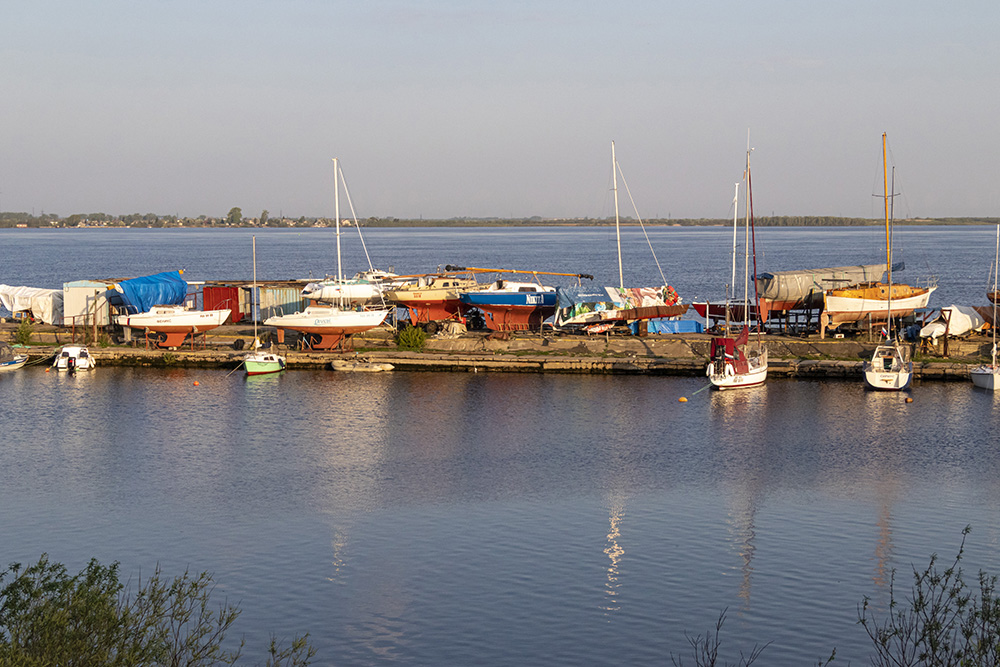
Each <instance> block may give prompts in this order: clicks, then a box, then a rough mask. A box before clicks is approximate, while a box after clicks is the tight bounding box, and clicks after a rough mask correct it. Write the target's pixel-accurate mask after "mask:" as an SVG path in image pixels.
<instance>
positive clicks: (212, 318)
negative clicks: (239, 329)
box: [115, 306, 232, 347]
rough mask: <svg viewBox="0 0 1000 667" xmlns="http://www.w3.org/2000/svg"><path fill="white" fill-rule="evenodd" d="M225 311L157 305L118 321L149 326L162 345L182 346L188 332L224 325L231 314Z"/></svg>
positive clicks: (136, 327) (124, 325)
mask: <svg viewBox="0 0 1000 667" xmlns="http://www.w3.org/2000/svg"><path fill="white" fill-rule="evenodd" d="M231 312H232V311H230V310H229V309H228V308H225V309H222V310H187V309H185V308H184V306H153V307H152V308H151V309H150V310H149V311H147V312H145V313H139V314H137V315H119V316H118V317H117V318H116V320H115V321H116V322H117V323H118V324H120V325H121V326H123V327H132V328H134V329H145V330H147V331H148V332H151V333H157V334H164V335H163V336H160V337H159V339H160V340H159V341H158V344H159V346H160V347H180V345H181V344H182V343H183V342H184V338H185V337H186V336H187V335H188V334H199V333H204V332H205V331H209V330H211V329H214V328H216V327H218V326H221V325H222V324H223V323H224V322H225V321H226V319H227V318H228V317H229V314H230V313H231Z"/></svg>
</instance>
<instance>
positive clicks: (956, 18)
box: [0, 0, 1000, 219]
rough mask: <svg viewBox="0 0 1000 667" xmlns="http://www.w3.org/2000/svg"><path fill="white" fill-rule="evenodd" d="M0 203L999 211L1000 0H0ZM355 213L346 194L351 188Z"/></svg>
mask: <svg viewBox="0 0 1000 667" xmlns="http://www.w3.org/2000/svg"><path fill="white" fill-rule="evenodd" d="M0 16H2V17H3V20H2V21H0V26H2V27H0V30H2V39H0V100H2V102H0V210H2V211H27V212H34V213H36V214H39V213H41V212H46V213H55V214H58V215H61V216H68V215H70V214H73V213H94V212H103V213H109V214H128V213H157V214H160V215H167V214H174V215H180V216H198V215H208V216H218V217H221V216H225V214H226V213H227V212H228V211H229V210H230V209H231V208H232V207H234V206H238V207H240V208H241V209H242V211H243V213H244V215H246V216H258V215H260V213H261V211H262V210H265V209H266V210H267V211H268V212H269V214H270V215H271V216H272V217H273V216H276V215H286V216H291V217H299V216H307V217H312V216H324V217H331V216H333V214H334V210H333V209H334V205H333V183H334V181H333V168H332V164H333V163H332V162H331V158H333V157H337V158H339V160H340V162H341V165H342V168H343V173H344V176H345V178H346V181H347V185H348V189H349V193H350V197H351V201H352V202H353V204H354V209H355V212H356V214H357V216H358V217H361V218H366V217H370V216H376V217H397V218H431V219H437V218H454V217H501V218H520V217H531V216H541V217H543V218H564V217H589V218H602V217H606V216H609V215H613V213H614V208H613V201H612V199H611V196H610V184H611V142H612V141H614V142H615V146H616V153H617V158H618V162H619V165H620V168H621V172H622V174H623V175H624V178H625V182H626V183H627V185H628V189H629V191H630V192H631V195H632V198H633V200H634V202H635V209H633V208H632V206H631V204H629V203H628V201H627V197H625V195H624V192H623V191H624V187H623V186H621V184H620V188H622V190H621V191H620V194H621V195H622V197H623V200H622V204H621V206H622V211H623V214H629V215H635V212H634V211H637V212H638V214H639V216H641V217H642V218H650V219H651V218H668V217H669V218H702V217H708V218H726V217H728V216H729V215H730V211H731V205H732V198H733V184H734V183H735V182H737V181H739V180H740V178H741V176H742V171H743V165H744V162H745V159H746V157H745V156H746V148H747V135H748V133H749V136H750V145H751V146H752V147H753V152H752V156H751V165H752V173H753V200H754V208H755V212H756V213H757V215H771V214H774V215H817V216H822V215H831V216H849V217H880V216H881V206H882V203H881V200H880V199H879V198H876V197H873V196H872V195H873V194H875V193H878V194H879V195H881V191H882V172H881V136H882V133H883V132H886V133H887V134H888V137H889V147H890V165H892V166H895V174H896V177H895V178H896V187H895V191H896V192H898V193H900V197H899V198H898V199H896V201H895V207H894V212H895V216H896V217H897V218H901V217H952V216H956V217H975V216H984V217H996V216H1000V193H998V191H997V190H998V189H997V187H996V186H995V185H994V182H995V180H996V179H995V175H996V170H997V165H998V162H1000V161H998V156H1000V132H998V131H997V124H998V117H997V115H998V111H1000V39H998V38H997V34H996V31H997V26H1000V3H997V2H996V1H995V0H969V1H967V2H958V3H946V2H925V1H923V0H909V1H905V2H904V1H902V0H887V1H883V2H879V3H872V2H861V1H853V0H851V1H844V2H836V1H834V2H825V3H813V2H802V0H759V1H757V2H737V1H735V0H719V1H716V2H712V1H708V2H676V1H674V0H650V1H645V0H638V1H632V2H628V1H624V2H618V3H608V2H593V1H591V0H507V1H505V2H502V3H498V2H486V1H481V2H473V1H471V0H410V1H408V2H405V1H402V0H354V1H351V2H346V1H340V0H280V1H277V0H145V1H143V2H135V1H134V0H122V1H119V0H92V1H90V2H78V1H76V0H74V1H73V2H65V1H60V2H52V1H47V0H32V1H31V2H17V1H15V0H3V2H0ZM341 213H342V215H350V210H349V209H347V207H346V205H345V204H344V203H343V202H342V210H341Z"/></svg>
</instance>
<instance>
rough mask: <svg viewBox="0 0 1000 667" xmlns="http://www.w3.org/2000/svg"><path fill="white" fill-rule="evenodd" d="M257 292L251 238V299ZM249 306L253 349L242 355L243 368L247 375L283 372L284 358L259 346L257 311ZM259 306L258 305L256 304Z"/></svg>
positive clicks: (255, 258) (255, 260)
mask: <svg viewBox="0 0 1000 667" xmlns="http://www.w3.org/2000/svg"><path fill="white" fill-rule="evenodd" d="M257 294H258V292H257V237H256V236H254V237H253V291H252V292H251V296H252V297H256V295H257ZM253 305H254V304H251V308H250V315H251V317H252V318H253V345H252V347H253V349H252V350H250V351H249V352H247V353H246V354H245V355H243V368H244V369H245V370H246V372H247V375H267V374H268V373H279V372H281V371H283V370H285V358H284V357H283V356H281V355H279V354H276V353H275V352H274V351H272V350H263V349H261V346H260V338H259V337H258V336H257V309H256V308H253ZM257 305H259V304H257Z"/></svg>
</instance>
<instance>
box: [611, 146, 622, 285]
mask: <svg viewBox="0 0 1000 667" xmlns="http://www.w3.org/2000/svg"><path fill="white" fill-rule="evenodd" d="M611 179H612V182H613V184H614V191H615V239H616V240H617V242H618V286H619V287H620V288H622V289H625V274H624V273H623V271H622V231H621V225H620V223H619V220H618V160H616V159H615V142H613V141H612V142H611Z"/></svg>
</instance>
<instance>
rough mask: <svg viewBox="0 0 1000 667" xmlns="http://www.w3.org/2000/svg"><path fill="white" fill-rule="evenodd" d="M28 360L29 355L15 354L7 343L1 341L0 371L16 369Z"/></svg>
mask: <svg viewBox="0 0 1000 667" xmlns="http://www.w3.org/2000/svg"><path fill="white" fill-rule="evenodd" d="M27 361H28V355H26V354H15V353H14V349H13V348H12V347H11V346H10V345H8V344H7V343H0V373H5V372H7V371H16V370H17V369H18V368H21V367H22V366H24V364H25V363H26V362H27Z"/></svg>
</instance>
